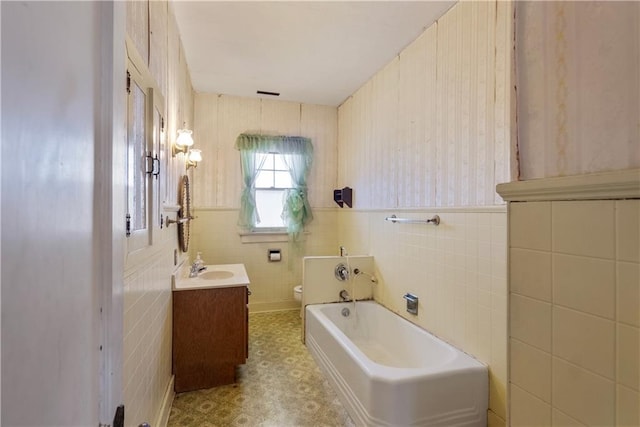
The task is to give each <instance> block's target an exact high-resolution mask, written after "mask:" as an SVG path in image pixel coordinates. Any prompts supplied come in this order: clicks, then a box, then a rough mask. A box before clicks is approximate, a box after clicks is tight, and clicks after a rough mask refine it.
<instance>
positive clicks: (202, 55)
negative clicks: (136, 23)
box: [173, 0, 455, 106]
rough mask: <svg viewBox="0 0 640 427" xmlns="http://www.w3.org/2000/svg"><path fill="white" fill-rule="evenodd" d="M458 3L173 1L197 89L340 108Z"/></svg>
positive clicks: (199, 90)
mask: <svg viewBox="0 0 640 427" xmlns="http://www.w3.org/2000/svg"><path fill="white" fill-rule="evenodd" d="M453 4H455V1H408V2H405V1H391V0H390V1H309V0H307V1H291V2H289V1H286V2H285V1H273V2H272V1H237V0H236V1H187V0H175V1H174V3H173V7H174V11H175V15H176V20H177V22H178V28H179V31H180V37H181V38H182V43H183V46H184V51H185V56H186V59H187V63H188V64H189V72H190V74H191V80H192V83H193V87H194V90H196V91H197V92H210V93H219V94H225V95H236V96H244V97H256V96H258V95H256V91H258V90H261V91H268V92H278V93H280V94H281V95H280V96H279V97H277V98H276V99H281V100H287V101H296V102H303V103H309V104H321V105H334V106H335V105H339V104H341V103H342V102H343V101H344V100H345V99H346V98H347V97H349V95H351V94H352V93H354V92H355V91H356V90H357V89H358V88H359V87H360V86H362V85H363V84H364V83H365V82H366V81H367V80H368V79H369V78H370V77H371V76H373V75H374V74H375V73H376V72H377V71H378V70H380V69H381V68H382V67H383V66H384V65H385V64H387V63H388V62H389V61H391V59H393V57H395V56H396V55H397V54H398V53H400V51H402V49H403V48H404V47H405V46H407V45H408V44H410V43H411V42H412V41H413V40H415V39H416V38H417V37H418V36H419V35H420V34H421V33H422V32H423V31H424V29H425V28H427V27H429V26H430V25H431V24H432V23H433V22H435V21H436V20H437V19H438V18H439V17H440V16H442V15H443V14H444V13H445V12H446V11H447V10H448V9H449V8H450V7H451V6H453ZM266 97H270V98H274V97H272V96H266Z"/></svg>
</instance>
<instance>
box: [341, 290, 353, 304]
mask: <svg viewBox="0 0 640 427" xmlns="http://www.w3.org/2000/svg"><path fill="white" fill-rule="evenodd" d="M340 301H342V302H349V301H351V297H350V296H349V292H347V290H346V289H343V290H341V291H340Z"/></svg>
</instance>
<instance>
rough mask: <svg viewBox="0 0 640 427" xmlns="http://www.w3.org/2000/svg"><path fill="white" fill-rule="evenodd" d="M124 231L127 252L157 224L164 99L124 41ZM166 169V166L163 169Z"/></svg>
mask: <svg viewBox="0 0 640 427" xmlns="http://www.w3.org/2000/svg"><path fill="white" fill-rule="evenodd" d="M127 53H128V55H129V61H128V63H127V82H126V94H127V95H126V96H127V123H126V126H127V134H126V136H127V145H126V218H125V221H126V230H127V254H132V253H134V252H136V251H138V250H140V249H144V248H147V247H149V246H151V245H152V244H153V243H154V240H155V239H156V236H159V230H160V227H161V221H160V213H161V198H162V194H161V191H162V190H163V189H164V188H161V183H160V182H161V181H164V179H163V180H161V179H159V178H160V171H161V169H162V166H163V165H162V164H161V162H165V165H164V166H165V168H166V158H167V156H166V154H165V153H164V150H165V149H166V147H165V143H164V119H163V111H164V99H163V97H162V95H161V94H160V91H158V90H156V85H155V82H154V80H153V77H152V76H151V74H150V73H149V70H148V69H147V68H146V66H145V65H144V63H143V62H142V61H141V60H140V58H139V55H137V53H135V49H134V48H133V46H131V45H130V44H129V43H128V42H127ZM165 170H166V169H165Z"/></svg>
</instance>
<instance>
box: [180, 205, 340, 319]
mask: <svg viewBox="0 0 640 427" xmlns="http://www.w3.org/2000/svg"><path fill="white" fill-rule="evenodd" d="M313 215H314V219H313V221H311V222H310V223H309V224H308V226H307V232H308V234H306V235H305V239H306V241H305V243H304V246H303V249H302V253H294V252H292V248H290V247H289V244H288V242H286V241H284V242H270V243H242V241H241V238H240V235H239V234H238V228H237V227H236V223H237V221H238V210H237V209H196V216H197V219H196V220H195V221H193V223H192V225H191V227H192V228H191V231H192V242H191V246H190V250H191V253H192V254H195V253H196V252H202V258H203V259H204V261H205V263H208V264H234V263H243V264H244V265H245V268H246V269H247V274H248V275H249V280H250V281H251V286H250V288H251V296H250V297H249V309H250V310H251V311H263V310H273V309H283V308H294V307H298V306H299V303H298V302H297V301H295V300H294V298H293V288H294V286H297V285H300V284H302V256H319V255H320V256H322V255H336V254H338V244H337V241H338V238H337V230H338V223H337V221H338V220H337V213H336V210H335V209H314V210H313ZM270 248H274V249H276V248H277V249H280V250H281V251H282V261H281V262H268V261H267V250H268V249H270ZM291 257H294V259H293V261H292V262H291V263H290V262H289V261H290V258H291Z"/></svg>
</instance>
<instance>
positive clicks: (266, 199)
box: [254, 153, 293, 231]
mask: <svg viewBox="0 0 640 427" xmlns="http://www.w3.org/2000/svg"><path fill="white" fill-rule="evenodd" d="M255 156H256V165H258V167H257V176H256V183H255V198H256V210H257V212H258V217H259V218H260V222H259V223H258V224H256V225H255V227H254V228H255V229H257V230H263V231H264V230H266V229H282V230H284V229H285V228H286V224H285V223H284V220H283V219H282V207H283V205H284V202H285V196H286V193H287V190H290V189H292V188H293V182H292V181H291V174H290V173H289V168H287V166H286V164H285V162H284V158H283V155H282V154H279V153H255Z"/></svg>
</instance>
